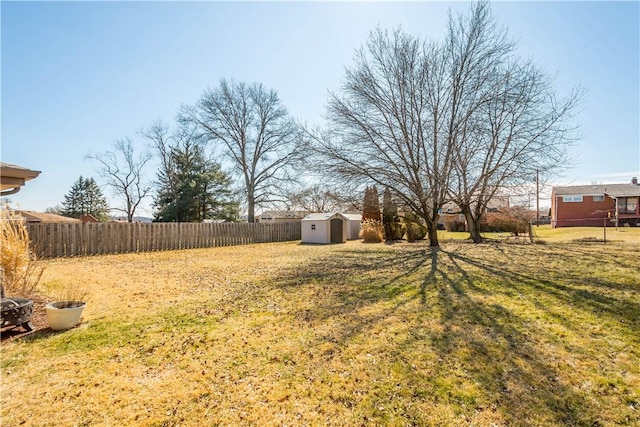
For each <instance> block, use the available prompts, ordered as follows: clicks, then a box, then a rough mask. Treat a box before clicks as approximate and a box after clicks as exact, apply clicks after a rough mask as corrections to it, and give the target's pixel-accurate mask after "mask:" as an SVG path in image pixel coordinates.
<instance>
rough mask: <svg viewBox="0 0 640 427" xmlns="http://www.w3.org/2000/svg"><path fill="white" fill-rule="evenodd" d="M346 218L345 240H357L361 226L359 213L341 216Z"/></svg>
mask: <svg viewBox="0 0 640 427" xmlns="http://www.w3.org/2000/svg"><path fill="white" fill-rule="evenodd" d="M342 215H343V216H344V217H345V218H347V240H358V239H359V238H360V226H361V225H362V214H361V213H345V214H342Z"/></svg>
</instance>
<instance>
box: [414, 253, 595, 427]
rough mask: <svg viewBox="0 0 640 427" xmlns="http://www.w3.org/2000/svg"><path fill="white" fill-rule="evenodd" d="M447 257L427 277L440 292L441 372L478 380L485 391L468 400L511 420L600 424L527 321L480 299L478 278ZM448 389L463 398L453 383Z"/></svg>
mask: <svg viewBox="0 0 640 427" xmlns="http://www.w3.org/2000/svg"><path fill="white" fill-rule="evenodd" d="M445 255H446V257H447V258H448V261H449V262H447V266H446V268H441V269H438V271H437V274H436V275H434V277H433V279H429V278H427V280H426V282H427V283H426V286H427V287H431V288H432V289H433V290H434V291H435V293H437V296H438V301H437V304H438V305H439V308H440V309H441V310H442V322H443V326H444V330H443V331H442V333H440V334H436V335H434V336H433V337H432V339H433V340H434V343H435V349H436V351H437V352H438V355H439V360H440V363H441V365H442V375H443V376H454V377H455V376H456V375H459V376H462V378H463V379H462V380H461V381H459V382H460V383H467V386H468V384H474V383H475V384H480V386H481V389H482V391H483V392H482V393H481V394H480V395H478V396H476V397H475V398H467V403H469V404H472V405H476V406H477V409H478V410H482V409H485V410H486V408H487V407H491V408H493V410H498V411H502V414H503V417H504V419H505V420H506V421H507V422H508V423H509V424H512V423H513V424H524V425H527V424H533V425H538V424H547V423H549V424H560V425H597V415H598V414H597V412H594V411H593V409H592V405H591V403H590V402H589V401H588V400H587V399H586V398H585V396H582V395H579V394H577V393H575V392H574V391H573V390H572V388H571V387H569V386H567V385H564V384H563V383H562V382H561V381H560V378H561V376H562V374H561V371H560V370H558V369H557V368H556V366H554V365H553V363H551V361H550V360H548V358H547V357H548V355H545V354H542V353H541V352H540V351H539V349H538V348H537V346H536V343H535V342H534V341H532V338H531V336H530V335H529V334H528V333H527V332H526V327H523V326H524V324H525V323H526V321H525V319H522V318H520V317H519V316H517V315H515V314H514V313H513V312H512V311H511V310H508V309H507V308H505V307H504V306H502V305H501V304H497V303H490V302H486V301H485V299H484V298H479V297H478V294H477V292H476V290H475V289H476V286H475V279H474V278H473V277H472V275H470V274H469V273H468V272H467V271H466V269H465V268H464V267H463V266H462V265H461V264H460V263H459V262H457V256H456V255H455V254H453V253H451V252H447V253H446V254H445ZM460 372H462V374H461V373H460ZM455 384H456V383H455V382H454V385H455ZM449 393H450V394H451V398H452V399H453V400H454V401H458V402H462V403H464V402H465V395H464V394H463V393H460V392H458V391H457V390H456V389H455V387H452V388H451V390H450V391H449ZM594 423H595V424H594Z"/></svg>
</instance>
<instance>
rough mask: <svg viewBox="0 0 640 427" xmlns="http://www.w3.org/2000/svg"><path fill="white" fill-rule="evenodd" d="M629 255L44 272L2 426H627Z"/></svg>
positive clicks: (570, 249)
mask: <svg viewBox="0 0 640 427" xmlns="http://www.w3.org/2000/svg"><path fill="white" fill-rule="evenodd" d="M639 249H640V246H638V245H634V244H628V243H622V242H614V243H612V244H610V245H607V246H604V245H595V244H590V243H589V244H584V243H578V242H571V241H569V242H566V243H561V244H556V243H553V242H551V243H548V244H547V245H513V244H509V245H506V244H495V243H492V244H485V245H472V244H468V243H456V242H448V243H445V244H444V245H443V248H442V249H441V250H434V251H432V250H431V249H429V248H428V247H427V245H426V242H421V243H416V244H408V243H397V244H393V245H386V244H383V243H381V244H367V245H365V244H363V243H361V242H359V241H357V242H348V243H347V244H345V245H330V246H317V245H313V246H311V245H300V244H298V243H297V242H290V243H277V244H262V245H252V246H243V247H229V248H212V249H198V250H189V251H172V252H158V253H144V254H128V255H112V256H101V257H90V258H77V259H60V260H50V261H47V262H46V267H47V268H46V271H45V275H44V276H43V281H42V285H43V289H46V290H47V291H53V290H55V289H58V288H61V287H66V286H69V285H71V284H77V285H80V286H83V287H85V288H86V289H87V291H88V294H89V296H88V307H87V309H86V310H85V314H84V320H83V322H82V324H81V326H79V327H78V328H75V329H73V330H70V331H67V332H63V333H51V332H45V333H38V334H35V335H32V336H31V337H30V338H28V339H23V340H17V341H12V342H9V343H5V344H3V346H2V365H1V367H2V371H1V373H2V397H1V404H2V405H1V406H2V409H1V413H0V417H1V419H2V425H20V424H25V425H38V426H47V425H92V426H113V425H141V426H168V425H185V426H203V425H260V426H262V425H398V426H400V425H434V426H458V425H479V426H490V425H497V426H503V425H505V426H506V425H536V426H544V425H549V426H551V425H625V424H626V425H637V424H638V423H640V414H639V413H640V366H639V365H638V363H637V362H638V360H640V334H639V332H640V319H639V318H638V315H637V313H638V312H639V310H640V285H639V284H638V275H637V267H638V258H637V254H638V250H639Z"/></svg>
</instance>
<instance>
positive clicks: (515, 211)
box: [487, 208, 531, 236]
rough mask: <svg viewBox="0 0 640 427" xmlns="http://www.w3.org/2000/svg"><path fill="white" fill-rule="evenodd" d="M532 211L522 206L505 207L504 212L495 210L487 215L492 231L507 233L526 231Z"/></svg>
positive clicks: (515, 233) (516, 233)
mask: <svg viewBox="0 0 640 427" xmlns="http://www.w3.org/2000/svg"><path fill="white" fill-rule="evenodd" d="M530 219H531V218H530V213H529V212H528V211H526V210H524V209H522V208H511V209H504V210H503V212H495V213H490V214H488V215H487V225H488V226H489V229H490V230H491V231H502V232H505V233H513V234H514V235H516V236H517V235H518V233H526V232H527V229H528V228H527V226H528V224H529V220H530Z"/></svg>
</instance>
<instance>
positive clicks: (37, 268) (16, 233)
mask: <svg viewBox="0 0 640 427" xmlns="http://www.w3.org/2000/svg"><path fill="white" fill-rule="evenodd" d="M0 247H1V250H0V253H1V255H0V267H1V273H2V284H1V286H2V290H3V294H6V295H7V296H10V297H23V298H32V297H34V295H35V293H36V287H37V285H38V282H39V281H40V278H41V277H42V272H43V268H42V265H41V264H40V263H39V262H38V261H36V259H35V256H34V255H33V253H32V252H31V250H30V248H29V234H28V233H27V228H26V227H25V221H24V218H22V216H21V215H20V214H18V213H17V212H14V211H11V210H9V209H8V208H6V207H3V208H0Z"/></svg>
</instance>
